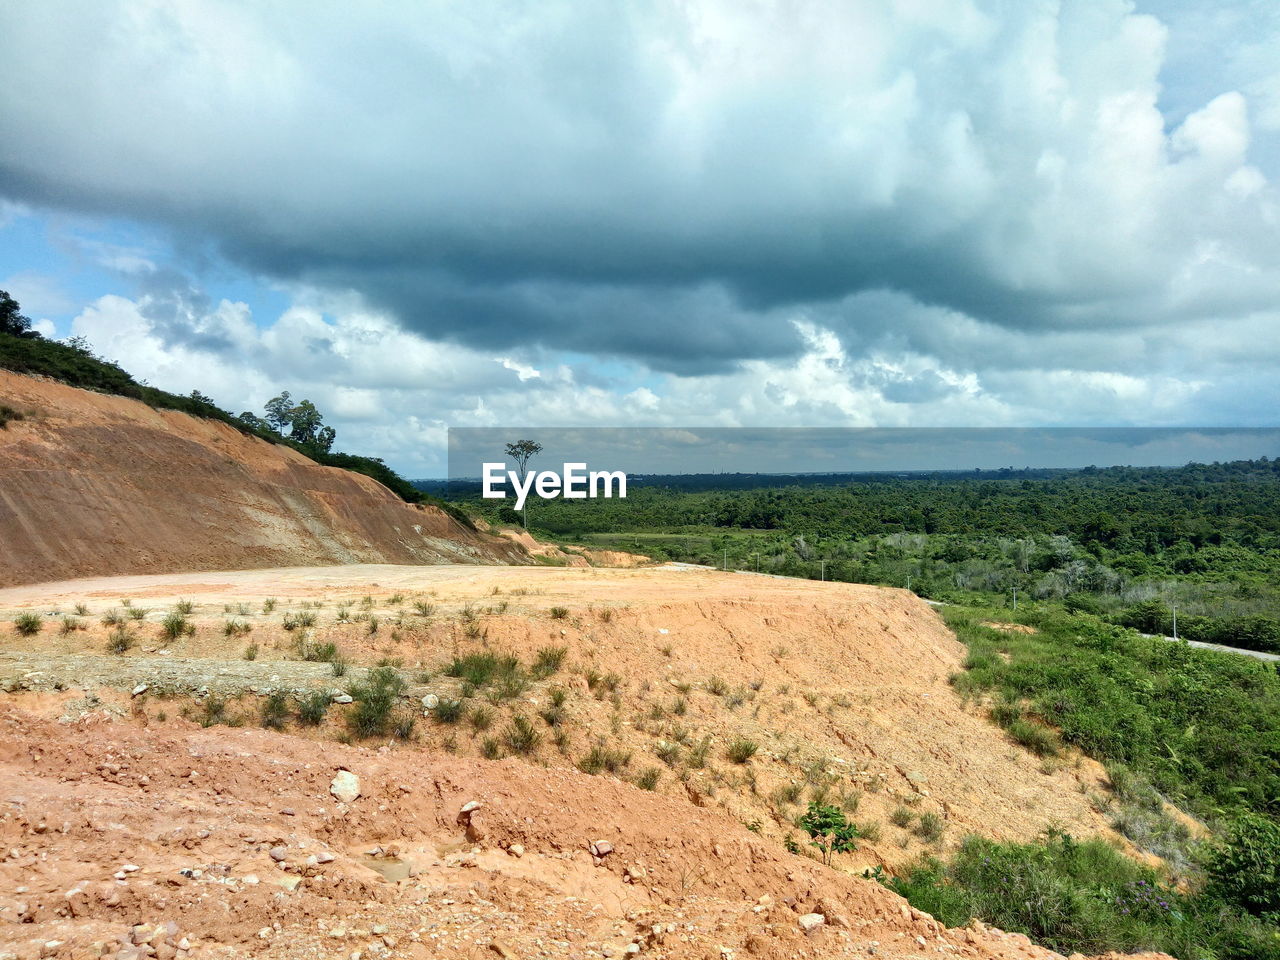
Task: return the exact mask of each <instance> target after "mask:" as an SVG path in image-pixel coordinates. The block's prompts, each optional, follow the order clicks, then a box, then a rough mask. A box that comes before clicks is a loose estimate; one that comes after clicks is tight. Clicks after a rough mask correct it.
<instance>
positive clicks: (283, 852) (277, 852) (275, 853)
mask: <svg viewBox="0 0 1280 960" xmlns="http://www.w3.org/2000/svg"><path fill="white" fill-rule="evenodd" d="M288 856H289V851H288V850H287V849H285V848H284V847H272V848H271V859H272V860H274V861H275V862H276V863H284V861H285V859H286V858H287V857H288Z"/></svg>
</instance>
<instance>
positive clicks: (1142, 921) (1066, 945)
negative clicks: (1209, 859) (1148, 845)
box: [887, 833, 1280, 960]
mask: <svg viewBox="0 0 1280 960" xmlns="http://www.w3.org/2000/svg"><path fill="white" fill-rule="evenodd" d="M887 885H888V886H889V888H890V889H892V890H895V891H896V892H898V893H900V894H902V895H903V896H904V897H906V898H907V899H908V900H910V901H911V903H912V904H913V905H914V906H915V907H917V908H918V909H921V910H925V911H927V912H929V913H931V914H933V915H934V916H935V917H937V919H938V920H939V921H940V922H942V923H945V924H947V925H948V926H961V925H963V924H965V923H967V922H968V920H969V919H970V918H971V917H980V918H982V919H983V920H985V921H986V922H988V923H991V924H993V925H995V926H998V927H999V928H1000V929H1002V930H1008V931H1013V932H1017V933H1024V934H1026V935H1027V936H1029V937H1031V938H1032V939H1033V940H1034V941H1036V942H1037V943H1041V944H1044V945H1045V946H1048V947H1052V948H1053V949H1054V950H1058V951H1060V952H1062V953H1072V952H1080V953H1089V954H1096V953H1102V952H1105V951H1108V950H1116V951H1124V952H1131V951H1138V950H1163V951H1165V952H1167V953H1170V954H1172V955H1173V956H1175V957H1179V958H1182V960H1202V958H1218V957H1221V958H1239V960H1246V958H1247V960H1275V958H1277V957H1280V939H1278V938H1277V937H1276V935H1275V930H1274V928H1271V927H1267V926H1266V925H1264V924H1262V923H1260V922H1258V921H1257V920H1255V919H1253V918H1252V917H1249V916H1247V915H1242V914H1240V913H1237V912H1233V911H1232V910H1231V909H1230V908H1229V907H1227V906H1226V905H1225V904H1223V903H1222V902H1220V901H1217V900H1215V899H1212V898H1207V897H1195V896H1188V895H1184V894H1180V893H1179V892H1177V891H1176V890H1175V889H1174V888H1173V887H1171V886H1169V885H1168V884H1166V883H1165V882H1163V881H1162V880H1161V878H1160V877H1159V876H1158V875H1157V874H1156V873H1155V872H1154V871H1153V870H1151V869H1149V868H1148V867H1145V866H1143V865H1141V864H1139V863H1137V862H1136V861H1134V860H1131V859H1129V858H1128V857H1126V856H1124V855H1123V854H1121V853H1120V852H1119V851H1117V850H1116V849H1115V848H1114V847H1112V846H1110V845H1108V844H1106V843H1104V842H1103V841H1101V840H1089V841H1085V842H1077V841H1075V840H1073V839H1072V838H1071V837H1069V836H1067V835H1065V834H1062V833H1052V834H1050V835H1048V836H1046V837H1045V839H1044V841H1043V842H1042V843H1035V844H1016V843H1009V844H1000V843H993V842H991V841H989V840H983V839H981V838H979V837H969V838H967V839H966V840H965V841H964V843H963V845H962V846H961V848H960V850H959V852H958V853H957V854H956V855H955V856H954V857H953V858H952V859H951V861H950V862H949V863H946V864H943V863H941V862H939V861H938V860H936V859H933V858H928V857H926V858H924V859H923V860H921V861H919V862H918V863H917V864H916V865H915V866H914V867H912V868H911V869H910V870H908V871H907V872H906V873H905V874H904V875H903V876H901V877H898V878H893V879H889V880H888V881H887ZM1272 889H1273V890H1274V887H1273V888H1272Z"/></svg>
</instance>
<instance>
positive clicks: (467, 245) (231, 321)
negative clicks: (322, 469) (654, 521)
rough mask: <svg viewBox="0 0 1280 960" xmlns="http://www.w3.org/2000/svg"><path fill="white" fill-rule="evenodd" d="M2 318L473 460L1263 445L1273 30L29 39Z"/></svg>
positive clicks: (856, 5) (379, 14)
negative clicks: (528, 450)
mask: <svg viewBox="0 0 1280 960" xmlns="http://www.w3.org/2000/svg"><path fill="white" fill-rule="evenodd" d="M0 62H3V63H5V64H6V75H7V79H6V82H5V83H4V84H0V289H6V290H8V291H9V292H10V293H11V294H12V295H13V296H14V297H16V298H17V299H18V300H19V301H20V302H21V304H22V306H23V310H24V312H25V313H26V314H28V315H29V316H31V317H32V318H33V319H34V320H35V321H36V324H37V327H38V328H39V329H40V330H41V331H42V332H43V333H45V334H46V335H48V336H53V337H59V338H63V337H69V336H83V337H85V338H87V339H88V340H89V342H90V343H91V344H92V346H93V348H94V349H95V350H96V351H97V352H98V353H99V354H101V355H103V356H106V357H108V358H110V359H113V360H115V361H117V362H119V363H120V364H121V365H122V366H124V367H125V368H126V369H127V370H129V371H130V372H131V373H133V374H134V375H135V376H137V377H139V378H140V379H145V380H147V381H148V382H150V383H152V384H154V385H156V386H159V387H162V388H165V389H169V390H174V391H177V392H182V393H186V392H189V391H190V390H191V389H199V390H201V391H202V392H203V393H206V394H209V395H210V396H212V397H213V398H214V399H215V400H216V401H217V402H218V403H219V404H220V405H222V406H224V407H226V408H228V409H230V410H232V411H233V412H239V411H241V410H260V409H261V407H262V405H263V403H265V401H266V400H268V399H269V398H271V397H272V396H274V395H276V394H277V393H279V392H280V391H281V390H289V391H290V392H291V394H292V395H293V396H294V397H295V398H302V397H307V398H310V399H311V400H313V401H314V402H315V403H316V404H317V405H318V406H319V407H320V409H321V410H322V411H323V412H324V413H325V415H326V418H327V420H328V421H329V422H330V423H332V424H333V425H334V426H335V427H336V428H337V430H338V444H337V446H338V447H339V448H341V449H344V450H348V451H350V452H358V453H363V454H368V455H375V456H381V457H384V458H385V459H386V460H387V461H388V462H389V463H390V464H391V465H392V466H394V467H396V468H398V469H400V470H401V471H402V472H404V473H406V474H408V475H410V476H439V475H442V474H443V473H444V469H445V467H444V464H445V436H446V429H447V428H448V427H451V426H452V427H492V426H539V427H587V426H636V425H645V426H702V427H721V426H725V427H727V426H741V427H752V428H760V427H779V426H805V427H835V426H843V427H868V426H885V427H905V426H928V427H944V426H945V427H957V426H984V427H987V426H990V427H996V426H1037V427H1038V426H1055V425H1072V426H1169V425H1179V426H1184V425H1193V426H1270V425H1274V424H1275V423H1276V417H1275V414H1274V411H1275V410H1276V408H1277V402H1278V401H1280V383H1278V378H1277V372H1278V368H1280V362H1278V361H1280V322H1278V321H1280V194H1278V193H1277V188H1276V182H1277V178H1280V5H1277V4H1275V3H1273V2H1270V0H1266V2H1264V0H1223V2H1215V3H1213V4H1205V3H1203V2H1192V0H1143V2H1137V3H1134V2H1127V0H1071V2H1050V0H842V2H840V3H832V2H805V0H785V2H781V0H780V2H764V0H761V2H751V0H723V2H722V0H698V2H663V0H653V2H647V3H642V2H635V3H622V2H610V0H590V2H588V0H580V2H558V0H545V2H540V3H538V4H525V3H515V2H492V0H468V2H466V3H457V2H448V3H446V2H436V0H412V2H394V0H387V2H383V3H378V4H347V3H337V2H307V3H302V2H287V0H280V2H275V3H268V4H251V3H243V2H230V0H167V2H160V0H85V2H78V0H50V2H47V3H33V2H31V3H28V2H18V3H8V4H0Z"/></svg>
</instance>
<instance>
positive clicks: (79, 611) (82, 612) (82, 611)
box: [76, 603, 89, 617]
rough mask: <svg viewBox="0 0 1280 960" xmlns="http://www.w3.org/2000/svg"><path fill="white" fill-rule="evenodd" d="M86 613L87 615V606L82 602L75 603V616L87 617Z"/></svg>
mask: <svg viewBox="0 0 1280 960" xmlns="http://www.w3.org/2000/svg"><path fill="white" fill-rule="evenodd" d="M88 615H89V608H88V607H86V606H85V605H84V604H83V603H77V604H76V616H77V617H87V616H88Z"/></svg>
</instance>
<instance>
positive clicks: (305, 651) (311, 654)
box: [298, 641, 338, 663]
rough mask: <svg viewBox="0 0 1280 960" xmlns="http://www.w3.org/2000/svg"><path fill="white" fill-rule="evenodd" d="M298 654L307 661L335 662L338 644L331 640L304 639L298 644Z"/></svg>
mask: <svg viewBox="0 0 1280 960" xmlns="http://www.w3.org/2000/svg"><path fill="white" fill-rule="evenodd" d="M298 655H299V656H300V657H301V658H302V660H304V661H306V662H307V663H335V662H336V661H337V660H338V645H337V644H336V643H332V642H325V643H316V642H313V641H306V642H304V643H302V644H300V645H299V648H298Z"/></svg>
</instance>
